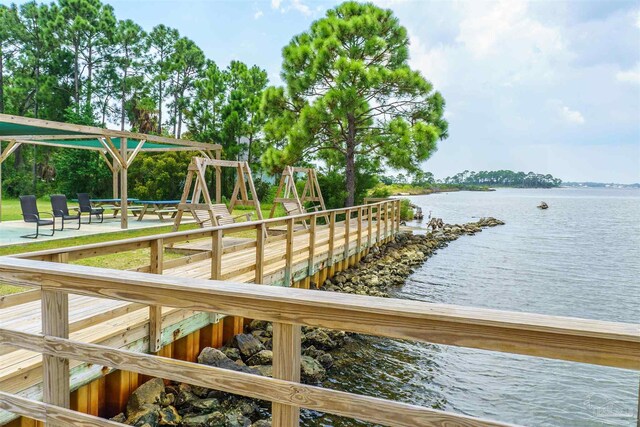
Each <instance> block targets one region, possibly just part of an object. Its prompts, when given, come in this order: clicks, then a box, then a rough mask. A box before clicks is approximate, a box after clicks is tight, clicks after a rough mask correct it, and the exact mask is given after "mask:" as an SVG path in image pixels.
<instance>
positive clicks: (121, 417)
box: [109, 412, 127, 424]
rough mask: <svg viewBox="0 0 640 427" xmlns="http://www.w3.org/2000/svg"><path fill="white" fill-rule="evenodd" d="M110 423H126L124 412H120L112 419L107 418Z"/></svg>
mask: <svg viewBox="0 0 640 427" xmlns="http://www.w3.org/2000/svg"><path fill="white" fill-rule="evenodd" d="M109 419H110V420H111V421H115V422H117V423H120V424H124V423H125V422H126V421H127V416H126V415H125V414H124V412H120V413H119V414H118V415H116V416H115V417H113V418H109Z"/></svg>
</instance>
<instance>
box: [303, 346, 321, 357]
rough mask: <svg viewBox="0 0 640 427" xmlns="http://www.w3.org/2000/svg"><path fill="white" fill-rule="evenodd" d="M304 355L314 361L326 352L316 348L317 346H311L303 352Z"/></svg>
mask: <svg viewBox="0 0 640 427" xmlns="http://www.w3.org/2000/svg"><path fill="white" fill-rule="evenodd" d="M302 354H303V355H304V356H311V357H313V358H314V359H317V358H318V357H320V356H322V355H323V354H324V350H318V349H317V348H315V346H313V345H311V346H309V347H307V348H305V349H303V350H302Z"/></svg>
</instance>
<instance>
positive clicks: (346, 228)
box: [343, 209, 351, 268]
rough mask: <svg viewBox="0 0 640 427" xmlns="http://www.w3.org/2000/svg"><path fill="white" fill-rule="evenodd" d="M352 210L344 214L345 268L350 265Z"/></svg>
mask: <svg viewBox="0 0 640 427" xmlns="http://www.w3.org/2000/svg"><path fill="white" fill-rule="evenodd" d="M350 227H351V209H347V210H346V211H345V213H344V258H343V261H344V262H345V264H347V265H345V266H344V268H347V267H348V263H349V234H351V230H350Z"/></svg>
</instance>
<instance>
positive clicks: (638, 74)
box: [616, 63, 640, 84]
mask: <svg viewBox="0 0 640 427" xmlns="http://www.w3.org/2000/svg"><path fill="white" fill-rule="evenodd" d="M616 80H618V81H619V82H624V83H637V84H640V63H638V64H636V66H635V67H634V68H632V69H630V70H624V71H623V70H620V71H618V72H617V73H616Z"/></svg>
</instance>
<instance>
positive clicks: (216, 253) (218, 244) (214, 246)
mask: <svg viewBox="0 0 640 427" xmlns="http://www.w3.org/2000/svg"><path fill="white" fill-rule="evenodd" d="M221 276H222V231H220V230H213V232H212V233H211V279H212V280H220V277H221Z"/></svg>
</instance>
